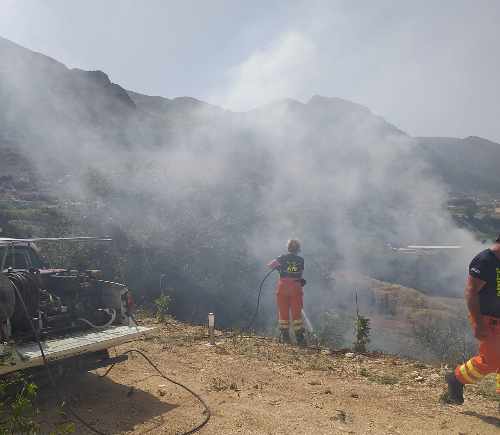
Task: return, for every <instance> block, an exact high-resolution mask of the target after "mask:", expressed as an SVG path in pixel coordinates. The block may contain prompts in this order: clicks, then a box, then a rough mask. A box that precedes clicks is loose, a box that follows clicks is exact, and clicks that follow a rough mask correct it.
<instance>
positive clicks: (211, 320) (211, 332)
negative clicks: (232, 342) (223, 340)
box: [207, 313, 215, 346]
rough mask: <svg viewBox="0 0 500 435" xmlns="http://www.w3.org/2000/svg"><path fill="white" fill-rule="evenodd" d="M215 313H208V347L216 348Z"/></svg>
mask: <svg viewBox="0 0 500 435" xmlns="http://www.w3.org/2000/svg"><path fill="white" fill-rule="evenodd" d="M214 326H215V320H214V313H208V343H207V346H215V334H214Z"/></svg>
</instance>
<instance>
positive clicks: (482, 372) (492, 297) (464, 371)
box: [445, 236, 500, 412]
mask: <svg viewBox="0 0 500 435" xmlns="http://www.w3.org/2000/svg"><path fill="white" fill-rule="evenodd" d="M465 301H466V303H467V308H468V309H469V318H470V322H471V324H472V328H473V330H474V336H475V337H476V338H477V339H478V340H479V352H478V353H479V355H478V356H475V357H473V358H471V359H470V360H469V361H467V362H466V363H465V364H462V365H460V366H458V367H457V368H456V370H455V371H454V372H448V373H446V374H445V380H446V382H447V383H448V393H449V395H450V398H451V400H452V401H453V403H455V404H457V405H461V404H462V403H464V396H463V389H464V384H474V383H476V382H477V381H479V380H480V379H482V378H484V377H485V376H486V375H487V374H488V373H493V372H496V374H497V392H498V394H499V395H500V236H499V237H498V239H497V240H496V244H495V246H493V247H492V248H491V249H485V250H484V251H482V252H480V253H479V254H478V255H476V257H474V259H473V260H472V261H471V263H470V266H469V276H468V278H467V285H466V287H465ZM499 412H500V407H499Z"/></svg>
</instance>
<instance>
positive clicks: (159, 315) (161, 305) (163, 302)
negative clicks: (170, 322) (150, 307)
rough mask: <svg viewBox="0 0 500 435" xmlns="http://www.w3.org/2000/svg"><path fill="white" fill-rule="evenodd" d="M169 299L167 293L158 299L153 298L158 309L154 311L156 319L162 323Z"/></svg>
mask: <svg viewBox="0 0 500 435" xmlns="http://www.w3.org/2000/svg"><path fill="white" fill-rule="evenodd" d="M169 301H170V298H169V297H168V296H167V295H165V296H162V297H161V298H159V299H155V304H156V307H157V308H158V311H157V312H156V320H157V321H158V323H162V322H163V321H164V320H165V317H167V312H168V302H169Z"/></svg>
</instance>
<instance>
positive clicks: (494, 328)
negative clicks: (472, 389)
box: [455, 314, 500, 395]
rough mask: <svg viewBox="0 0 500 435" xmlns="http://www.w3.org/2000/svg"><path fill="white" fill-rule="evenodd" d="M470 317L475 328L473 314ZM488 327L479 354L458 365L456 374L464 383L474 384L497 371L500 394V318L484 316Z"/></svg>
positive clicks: (480, 344) (499, 392)
mask: <svg viewBox="0 0 500 435" xmlns="http://www.w3.org/2000/svg"><path fill="white" fill-rule="evenodd" d="M469 319H470V322H471V324H472V328H474V322H473V320H472V316H471V315H470V314H469ZM483 321H484V323H485V325H486V326H487V327H488V332H487V335H486V340H484V341H480V342H479V355H478V356H475V357H473V358H471V359H470V360H469V361H467V362H466V363H465V364H462V365H460V366H458V367H457V368H456V370H455V376H456V377H457V379H458V380H459V381H460V382H461V383H462V384H474V383H476V382H477V381H479V380H480V379H482V378H484V377H485V376H486V375H487V374H489V373H493V372H496V373H497V392H498V394H499V395H500V319H498V318H496V317H489V316H483Z"/></svg>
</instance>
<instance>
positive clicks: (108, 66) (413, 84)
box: [0, 0, 500, 142]
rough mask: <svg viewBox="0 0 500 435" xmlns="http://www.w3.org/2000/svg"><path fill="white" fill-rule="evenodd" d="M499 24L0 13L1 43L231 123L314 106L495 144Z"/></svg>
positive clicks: (363, 12)
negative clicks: (348, 105) (323, 101)
mask: <svg viewBox="0 0 500 435" xmlns="http://www.w3.org/2000/svg"><path fill="white" fill-rule="evenodd" d="M499 22H500V1H498V0H482V1H479V2H474V1H472V0H470V1H461V0H442V1H435V0H433V1H428V0H424V1H423V0H420V1H418V2H406V1H400V0H392V1H389V0H387V1H384V0H377V1H371V0H359V1H333V0H331V1H319V0H317V1H315V0H308V1H296V0H276V1H270V0H240V1H234V0H213V1H211V0H197V1H194V0H182V1H179V0H178V1H170V0H144V1H138V0H137V1H130V0H73V1H68V0H46V1H43V2H41V1H35V0H32V1H30V0H24V1H18V0H0V36H2V37H5V38H8V39H10V40H11V41H13V42H16V43H18V44H20V45H22V46H25V47H27V48H29V49H31V50H34V51H38V52H41V53H43V54H46V55H48V56H50V57H53V58H55V59H57V60H59V61H61V62H62V63H64V64H65V65H66V66H68V67H69V68H82V69H86V70H96V69H99V70H102V71H104V72H106V73H107V74H108V75H109V77H110V79H111V81H113V82H115V83H118V84H119V85H121V86H123V87H124V88H126V89H129V90H133V91H137V92H140V93H144V94H147V95H161V96H163V97H167V98H175V97H179V96H192V97H195V98H198V99H200V100H203V101H207V102H210V103H213V104H218V105H220V106H222V107H224V108H227V109H231V110H236V111H246V110H250V109H253V108H256V107H259V106H262V105H264V104H266V103H268V102H271V101H273V100H276V99H280V98H293V99H297V100H299V101H302V102H307V101H308V100H309V99H310V98H311V97H312V96H313V95H315V94H319V95H322V96H326V97H340V98H344V99H347V100H350V101H354V102H357V103H360V104H362V105H364V106H367V107H368V108H370V110H371V111H372V112H374V113H376V114H378V115H381V116H383V117H384V118H385V119H386V120H387V121H388V122H390V123H392V124H394V125H396V126H397V127H398V128H400V129H402V130H404V131H405V132H407V133H408V134H410V135H412V136H454V137H467V136H471V135H475V136H481V137H484V138H487V139H490V140H494V141H495V142H500V122H498V119H500V104H499V102H500V80H499V79H498V77H499V76H500V71H499V70H500V26H499V24H498V23H499ZM0 61H1V59H0Z"/></svg>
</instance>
